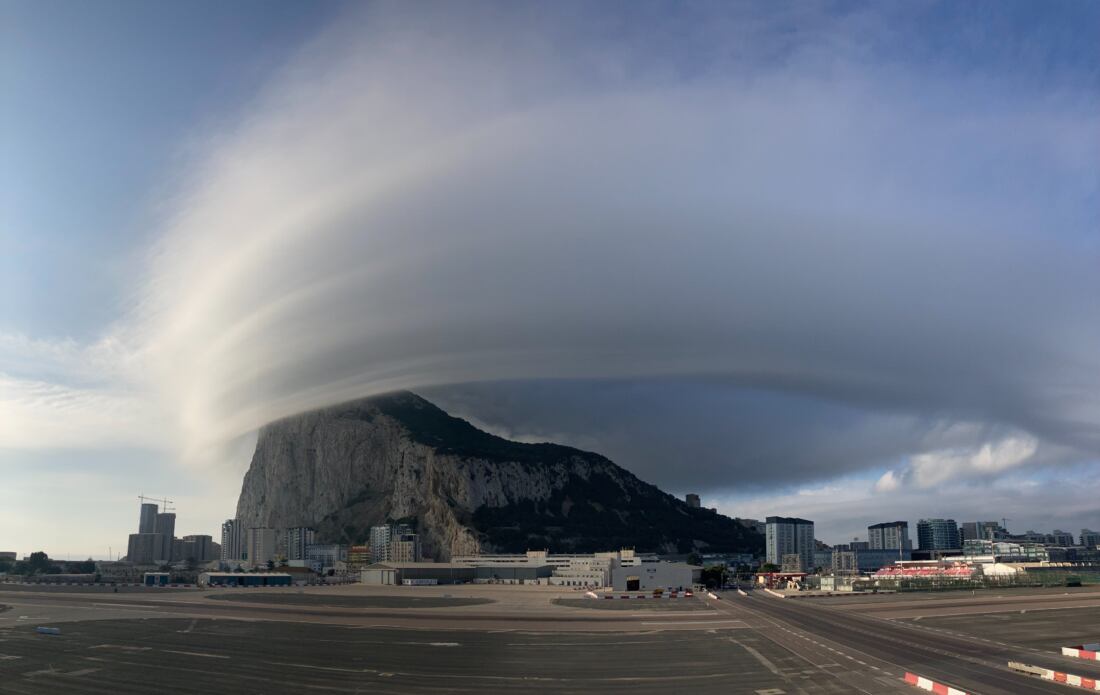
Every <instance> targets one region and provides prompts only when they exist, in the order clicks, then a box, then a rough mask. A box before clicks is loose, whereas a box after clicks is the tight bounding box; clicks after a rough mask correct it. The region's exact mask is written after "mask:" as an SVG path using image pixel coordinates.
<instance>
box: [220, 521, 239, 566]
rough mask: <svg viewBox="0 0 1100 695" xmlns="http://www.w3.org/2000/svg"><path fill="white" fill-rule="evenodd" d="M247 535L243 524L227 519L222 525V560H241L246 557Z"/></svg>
mask: <svg viewBox="0 0 1100 695" xmlns="http://www.w3.org/2000/svg"><path fill="white" fill-rule="evenodd" d="M244 544H245V533H244V529H243V528H242V527H241V522H239V521H237V520H236V519H226V520H225V522H224V523H222V552H221V559H222V560H240V559H242V558H243V556H244Z"/></svg>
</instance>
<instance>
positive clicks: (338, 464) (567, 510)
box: [237, 391, 763, 560]
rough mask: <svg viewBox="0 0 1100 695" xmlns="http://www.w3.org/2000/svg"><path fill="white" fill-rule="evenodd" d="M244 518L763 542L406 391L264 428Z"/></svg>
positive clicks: (670, 545) (581, 538)
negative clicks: (487, 428) (454, 414)
mask: <svg viewBox="0 0 1100 695" xmlns="http://www.w3.org/2000/svg"><path fill="white" fill-rule="evenodd" d="M237 518H238V519H240V520H241V522H242V523H243V525H244V526H245V528H249V527H261V526H263V527H271V528H276V529H283V528H289V527H295V526H312V527H313V528H314V529H316V530H317V533H318V540H319V542H339V543H363V542H365V541H366V540H367V537H368V534H369V531H370V527H371V526H373V525H377V524H382V523H385V522H387V521H391V520H401V521H404V522H408V523H412V524H414V525H415V526H416V528H417V530H418V532H419V533H420V535H421V543H422V546H423V549H424V553H425V555H427V556H430V557H435V558H436V559H440V560H445V559H448V558H450V557H451V556H452V555H458V554H465V553H473V552H478V551H480V552H494V551H495V552H523V551H524V550H527V549H529V548H538V549H543V548H546V549H549V550H550V551H551V552H559V553H567V552H592V551H598V550H613V549H618V548H620V547H631V548H637V549H638V550H639V551H653V552H665V553H687V552H692V551H711V552H736V551H759V550H760V549H761V548H762V545H763V539H762V537H761V536H760V534H758V533H756V532H755V531H752V530H749V529H746V528H745V527H744V526H742V525H741V524H740V523H738V522H737V521H735V520H733V519H731V518H729V517H726V516H722V515H721V514H716V513H714V512H712V511H709V510H706V509H695V508H692V507H689V506H688V505H687V504H685V503H684V502H682V501H680V500H678V499H676V498H675V497H672V496H671V495H669V494H667V493H665V492H662V491H661V490H659V489H658V488H657V487H655V486H653V485H650V484H649V483H646V482H643V481H641V480H639V479H638V478H637V477H635V476H634V475H633V474H631V473H630V472H629V471H627V470H625V469H623V468H621V467H619V466H617V465H615V464H614V463H612V462H611V461H609V460H608V459H606V458H604V457H603V456H600V455H599V454H594V453H591V452H587V451H581V450H579V449H574V448H571V447H567V446H561V445H558V444H549V443H544V444H524V443H520V442H513V441H510V440H507V439H503V438H501V437H497V436H494V435H491V434H489V433H487V432H483V431H481V430H479V429H477V428H476V427H474V426H473V425H471V424H470V423H468V422H466V421H465V420H462V419H459V418H456V417H452V416H450V415H448V414H447V413H445V412H444V411H442V410H440V409H439V408H437V407H436V406H435V405H433V404H432V403H429V402H428V401H426V400H424V399H423V398H421V397H420V396H417V395H416V394H414V393H410V392H408V391H399V392H395V393H391V394H386V395H381V396H375V397H371V398H365V399H361V400H357V401H352V402H349V403H343V404H340V405H336V406H331V407H328V408H323V409H320V410H315V411H311V412H308V413H303V414H300V415H295V416H293V417H289V418H286V419H283V420H279V421H277V422H273V423H271V424H269V425H267V426H265V427H264V428H263V429H262V430H261V431H260V436H259V441H258V442H257V444H256V452H255V454H254V455H253V457H252V464H251V466H250V467H249V470H248V473H247V474H246V475H245V478H244V485H243V487H242V489H241V496H240V499H239V500H238V502H237Z"/></svg>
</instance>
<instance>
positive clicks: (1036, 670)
mask: <svg viewBox="0 0 1100 695" xmlns="http://www.w3.org/2000/svg"><path fill="white" fill-rule="evenodd" d="M1008 667H1009V668H1010V669H1012V670H1013V671H1020V672H1022V673H1029V674H1031V675H1033V676H1038V677H1039V678H1042V679H1043V680H1047V681H1053V682H1055V683H1064V684H1065V685H1074V686H1077V687H1078V688H1084V689H1085V690H1094V691H1095V690H1100V680H1097V679H1095V678H1085V677H1084V676H1077V675H1074V674H1072V673H1062V672H1061V671H1055V670H1053V669H1049V668H1043V667H1042V666H1032V665H1030V664H1021V663H1020V662H1018V661H1010V662H1008Z"/></svg>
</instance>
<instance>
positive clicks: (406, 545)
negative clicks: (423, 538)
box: [387, 533, 420, 562]
mask: <svg viewBox="0 0 1100 695" xmlns="http://www.w3.org/2000/svg"><path fill="white" fill-rule="evenodd" d="M387 555H388V556H389V560H390V561H392V562H420V536H418V535H417V534H415V533H401V534H395V535H393V536H392V537H391V538H390V547H389V551H388V552H387Z"/></svg>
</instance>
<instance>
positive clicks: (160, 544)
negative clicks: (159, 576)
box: [126, 533, 164, 565]
mask: <svg viewBox="0 0 1100 695" xmlns="http://www.w3.org/2000/svg"><path fill="white" fill-rule="evenodd" d="M163 552H164V537H163V536H162V535H161V534H159V533H131V534H130V541H129V543H128V544H127V546H126V559H127V560H128V561H129V562H131V563H133V564H135V565H156V564H159V561H162V560H163V559H164V558H163V557H162V553H163Z"/></svg>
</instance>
